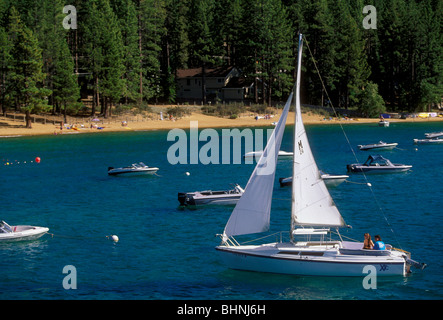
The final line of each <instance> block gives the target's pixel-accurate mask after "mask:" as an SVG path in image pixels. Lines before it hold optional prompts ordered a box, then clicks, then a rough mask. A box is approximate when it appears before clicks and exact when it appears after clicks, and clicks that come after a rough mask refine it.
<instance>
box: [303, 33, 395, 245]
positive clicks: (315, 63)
mask: <svg viewBox="0 0 443 320" xmlns="http://www.w3.org/2000/svg"><path fill="white" fill-rule="evenodd" d="M303 37H304V39H305V42H306V46H307V47H308V50H309V53H310V55H311V59H312V62H313V63H314V66H315V70H317V74H318V77H319V79H320V82H321V85H322V88H323V90H324V91H325V93H326V96H327V97H328V100H329V103H330V104H331V107H332V110H333V111H334V114H335V116H336V117H337V118H338V114H337V111H336V110H335V108H334V104H333V103H332V100H331V98H330V97H329V93H328V90H326V86H325V84H324V82H323V78H322V77H321V74H320V70H318V67H317V62H316V61H315V58H314V55H313V54H312V51H311V48H310V47H309V42H308V40H307V39H306V36H303ZM338 124H339V125H340V129H341V130H342V132H343V135H344V136H345V139H346V142H347V143H348V145H349V148H350V149H351V151H352V154H353V155H354V158H355V160H356V161H357V162H359V161H358V158H357V155H356V154H355V151H354V149H353V148H352V146H351V142H350V141H349V138H348V135H347V134H346V132H345V129H344V128H343V126H342V124H341V123H340V122H339V123H338ZM362 174H363V177H364V179H365V181H366V185H367V186H368V187H369V190H370V191H371V194H372V197H373V198H374V200H375V202H376V204H377V206H378V209H379V210H380V212H381V214H382V215H383V218H384V219H385V221H386V223H387V225H388V227H389V228H390V229H391V232H392V234H393V235H394V238H395V241H396V242H397V244H398V246H399V247H400V248H401V245H400V242H399V241H398V238H397V235H396V234H395V232H394V229H393V228H392V226H391V224H390V223H389V220H388V218H387V217H386V215H385V214H384V212H383V209H382V208H381V205H380V202H379V201H378V199H377V197H376V196H375V193H374V190H373V189H372V185H371V184H370V183H369V181H368V178H367V176H366V174H365V173H364V172H363V171H362Z"/></svg>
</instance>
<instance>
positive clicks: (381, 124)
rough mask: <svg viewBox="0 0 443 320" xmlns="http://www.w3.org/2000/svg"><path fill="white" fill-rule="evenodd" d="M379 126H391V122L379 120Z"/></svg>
mask: <svg viewBox="0 0 443 320" xmlns="http://www.w3.org/2000/svg"><path fill="white" fill-rule="evenodd" d="M378 126H379V127H389V122H388V121H379V122H378Z"/></svg>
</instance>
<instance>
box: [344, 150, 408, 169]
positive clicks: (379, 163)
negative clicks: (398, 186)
mask: <svg viewBox="0 0 443 320" xmlns="http://www.w3.org/2000/svg"><path fill="white" fill-rule="evenodd" d="M346 168H347V169H348V172H354V173H362V172H364V173H396V172H404V171H408V170H409V169H411V168H412V166H411V165H409V164H401V163H392V162H391V161H390V160H389V159H386V158H384V157H382V156H381V155H379V154H377V155H370V156H369V157H368V159H367V160H366V161H365V163H363V164H361V163H353V164H348V165H347V166H346Z"/></svg>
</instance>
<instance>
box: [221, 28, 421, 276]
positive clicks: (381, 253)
mask: <svg viewBox="0 0 443 320" xmlns="http://www.w3.org/2000/svg"><path fill="white" fill-rule="evenodd" d="M302 44H303V41H302V35H301V34H300V35H299V52H298V68H297V82H296V84H295V86H294V89H293V92H291V93H290V95H289V97H288V100H287V102H286V104H285V107H284V109H283V112H282V114H281V116H280V120H279V122H278V124H277V125H276V127H275V129H274V132H273V134H272V136H271V139H269V140H268V143H267V145H266V148H265V150H264V156H263V157H261V158H260V160H259V161H258V163H257V165H256V167H255V169H254V171H253V172H252V174H251V176H250V178H249V181H248V183H247V185H246V187H245V192H244V193H243V196H242V197H241V198H240V200H239V201H238V202H237V205H236V206H235V208H234V209H233V211H232V213H231V216H230V217H229V219H228V221H227V223H226V225H225V228H224V230H223V234H220V235H219V236H220V238H221V243H220V245H218V246H217V247H216V248H215V249H216V250H217V252H218V253H219V255H220V258H221V260H222V261H223V262H224V263H225V264H226V265H227V267H228V268H231V269H234V270H245V271H254V272H269V273H279V274H290V275H301V276H305V275H308V276H345V277H365V276H366V275H367V273H368V267H369V268H371V269H372V270H374V271H370V272H376V273H377V277H380V276H394V275H398V276H406V275H407V274H408V273H409V272H410V267H411V266H414V267H417V268H419V269H423V268H424V267H425V264H422V263H419V262H416V261H412V260H411V254H410V253H409V252H406V251H404V250H403V249H396V248H394V247H393V246H392V245H389V244H386V249H385V250H365V249H363V243H362V242H350V241H343V240H342V237H341V235H340V233H339V228H346V227H349V226H348V225H347V224H346V222H345V221H344V219H343V217H342V215H341V214H340V211H339V210H338V208H337V206H336V205H335V203H334V201H333V199H332V197H331V195H330V193H329V191H328V189H327V188H326V185H325V183H324V181H323V179H322V178H321V176H320V174H319V170H318V167H317V164H316V162H315V158H314V155H313V153H312V150H311V148H310V145H309V140H308V137H307V134H306V130H305V127H304V124H303V120H302V115H301V107H300V83H301V80H300V77H301V58H302V52H301V50H302ZM294 91H295V94H294ZM294 96H295V99H294V100H295V124H294V146H295V148H298V150H297V151H298V152H294V158H293V160H292V168H293V170H292V172H293V173H292V177H293V185H292V190H291V191H292V201H291V202H289V203H290V205H289V203H288V205H289V206H290V208H291V209H290V210H285V212H287V213H288V214H290V223H289V224H290V230H289V237H290V238H289V239H287V236H286V232H285V231H282V232H277V233H272V234H267V235H263V234H261V235H260V238H258V239H255V240H251V235H252V234H256V233H264V232H268V231H269V230H270V226H271V209H272V202H273V198H272V195H273V190H274V178H275V171H276V170H275V168H276V165H277V162H278V161H276V160H277V157H278V154H277V153H276V152H274V150H279V149H280V146H281V141H282V137H283V134H284V131H285V124H286V119H287V117H288V113H289V107H290V105H291V101H292V99H293V97H294ZM351 201H353V200H351ZM351 216H352V215H351ZM288 220H289V219H288ZM331 228H335V229H336V234H337V236H338V237H336V236H335V235H334V238H332V230H331ZM245 235H247V237H246V238H245V239H242V238H241V237H243V236H245ZM266 237H270V238H271V239H272V240H270V242H264V241H263V239H264V238H266ZM257 279H261V277H257Z"/></svg>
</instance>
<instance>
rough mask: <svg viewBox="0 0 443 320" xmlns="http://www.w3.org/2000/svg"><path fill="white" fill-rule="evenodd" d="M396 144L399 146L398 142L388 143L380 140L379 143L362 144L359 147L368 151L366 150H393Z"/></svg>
mask: <svg viewBox="0 0 443 320" xmlns="http://www.w3.org/2000/svg"><path fill="white" fill-rule="evenodd" d="M396 146H398V143H395V142H394V143H386V142H383V141H380V142H379V143H373V144H360V145H358V148H359V149H360V150H363V151H366V150H374V149H376V150H378V151H381V150H392V149H394V148H395V147H396Z"/></svg>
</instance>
